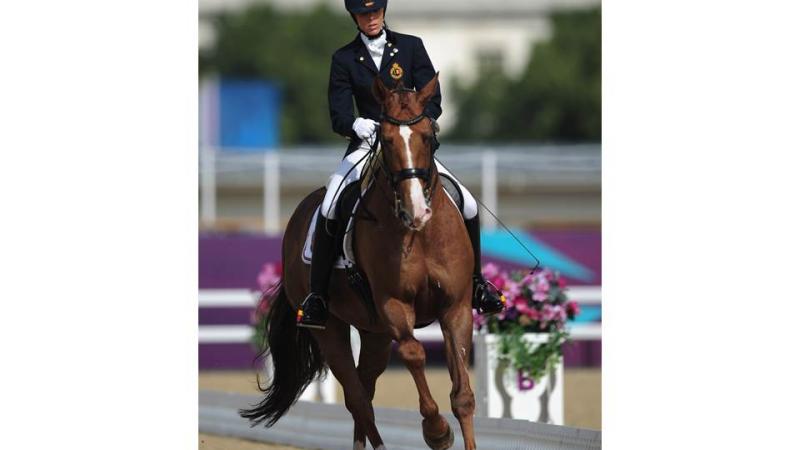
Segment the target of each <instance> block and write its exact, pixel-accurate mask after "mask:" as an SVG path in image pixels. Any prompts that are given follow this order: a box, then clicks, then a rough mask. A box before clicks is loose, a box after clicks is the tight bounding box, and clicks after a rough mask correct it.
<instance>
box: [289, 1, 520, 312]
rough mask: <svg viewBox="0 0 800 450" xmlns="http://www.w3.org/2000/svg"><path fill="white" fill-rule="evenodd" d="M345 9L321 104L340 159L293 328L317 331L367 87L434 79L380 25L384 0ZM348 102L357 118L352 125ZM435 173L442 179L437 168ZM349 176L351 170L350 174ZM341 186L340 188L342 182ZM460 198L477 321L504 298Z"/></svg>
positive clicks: (363, 148) (419, 50)
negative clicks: (342, 142)
mask: <svg viewBox="0 0 800 450" xmlns="http://www.w3.org/2000/svg"><path fill="white" fill-rule="evenodd" d="M344 3H345V8H347V11H348V12H350V15H351V16H352V18H353V21H355V23H356V25H357V26H358V29H359V33H358V35H357V36H356V38H355V39H354V40H353V41H352V42H350V43H349V44H347V45H345V46H344V47H342V48H340V49H339V50H337V51H336V52H335V53H334V54H333V58H332V61H331V75H330V81H329V84H328V102H329V108H330V115H331V123H332V125H333V130H334V131H335V132H337V133H339V134H341V135H343V136H345V137H346V138H349V139H350V144H349V145H348V147H347V152H346V153H345V157H344V159H343V160H342V162H341V163H340V164H339V167H338V169H337V170H336V172H335V173H334V174H333V175H331V177H330V179H329V180H328V184H327V191H326V193H325V198H324V200H323V202H322V206H321V208H320V214H319V217H318V218H317V225H316V231H315V232H314V244H313V253H312V257H311V289H310V291H311V292H310V293H309V294H308V296H307V297H306V298H305V300H303V303H302V304H301V305H300V308H299V309H298V311H297V326H300V327H309V328H325V322H326V320H327V318H328V306H327V302H326V299H327V293H328V292H327V291H328V282H329V280H330V276H331V270H332V268H333V263H334V259H335V255H336V252H335V251H334V245H335V244H334V237H333V234H334V233H332V232H331V231H330V230H336V229H337V223H336V222H335V214H334V213H335V211H334V209H335V205H336V200H337V198H336V197H337V196H338V194H339V193H341V190H342V189H344V185H346V184H349V183H351V182H354V181H356V180H358V179H359V178H360V176H361V169H362V168H363V165H364V164H365V161H366V159H365V158H364V156H365V155H366V154H367V152H368V151H369V149H370V146H371V145H372V144H373V143H374V142H375V139H377V136H376V130H377V126H378V122H377V121H378V120H379V117H380V114H381V105H380V104H379V103H378V101H377V100H376V99H375V97H374V96H373V95H372V90H371V89H372V83H373V81H374V79H375V77H376V76H380V77H381V79H382V80H383V81H384V84H386V85H387V86H393V85H394V84H395V83H397V81H398V80H402V81H403V84H404V85H405V86H407V87H409V88H422V87H423V86H425V84H427V83H428V82H429V81H430V80H431V79H432V78H433V77H434V75H435V71H434V70H433V64H431V61H430V58H428V54H427V52H426V51H425V46H424V45H423V44H422V39H420V38H418V37H416V36H411V35H407V34H400V33H396V32H393V31H391V30H389V29H388V28H387V27H386V25H385V23H384V20H383V19H384V13H385V12H386V5H387V3H388V0H345V2H344ZM353 98H355V102H356V105H357V106H358V112H359V114H360V116H361V117H356V118H354V113H353ZM441 101H442V96H441V92H440V90H439V87H438V86H437V88H436V94H434V95H433V97H431V100H430V101H429V102H428V104H427V105H426V106H425V111H424V114H425V115H426V116H427V117H428V118H430V119H431V122H432V123H433V124H434V129H435V130H437V131H438V126H436V118H438V117H439V116H440V115H441V114H442V108H441V106H440V105H441ZM436 167H437V169H438V171H439V173H444V174H448V175H449V174H450V173H449V172H448V171H447V170H446V169H445V168H444V167H442V166H441V165H440V164H439V162H438V161H437V162H436ZM351 169H352V170H351ZM343 182H344V183H343ZM459 187H460V188H461V192H462V194H463V197H464V210H463V215H464V223H465V225H466V227H467V234H469V238H470V241H472V249H473V252H474V258H475V270H474V273H473V298H472V307H473V308H476V309H477V310H478V312H479V313H481V314H495V313H498V312H500V311H502V310H503V308H504V306H505V299H504V298H503V297H502V295H500V293H499V292H498V291H497V290H496V289H494V288H493V287H492V286H491V284H488V283H487V282H486V280H485V279H484V278H483V275H482V274H481V243H480V228H481V227H480V218H479V217H478V205H477V202H476V201H475V198H474V197H473V196H472V194H470V193H469V191H467V189H466V188H465V187H464V186H462V185H460V184H459Z"/></svg>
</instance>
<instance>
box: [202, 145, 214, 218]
mask: <svg viewBox="0 0 800 450" xmlns="http://www.w3.org/2000/svg"><path fill="white" fill-rule="evenodd" d="M200 183H201V185H200V217H201V220H202V222H203V224H204V225H206V226H213V225H214V224H215V222H216V221H217V164H216V154H215V150H214V148H213V147H211V146H210V145H204V146H202V147H201V148H200Z"/></svg>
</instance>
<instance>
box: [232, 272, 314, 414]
mask: <svg viewBox="0 0 800 450" xmlns="http://www.w3.org/2000/svg"><path fill="white" fill-rule="evenodd" d="M272 296H273V298H272V302H271V305H270V309H269V312H268V313H267V317H266V318H265V319H264V320H265V321H266V325H267V333H266V335H267V336H266V340H267V345H266V346H265V347H266V348H264V350H263V351H262V352H261V353H260V354H259V357H260V356H264V355H266V354H267V353H269V354H270V356H271V357H272V366H273V368H274V374H273V377H272V380H271V382H270V384H269V385H268V386H267V387H266V388H262V387H261V384H260V383H259V386H258V389H259V390H260V391H261V392H263V393H264V394H266V395H265V396H264V399H263V400H261V402H259V403H258V404H257V405H253V407H252V408H251V409H241V410H239V415H241V416H242V417H244V418H245V419H248V420H250V425H251V426H256V425H258V424H260V423H262V422H265V421H266V426H267V427H271V426H272V425H274V424H275V422H277V421H278V420H279V419H280V418H281V417H282V416H283V415H284V414H286V411H288V410H289V408H290V407H291V406H292V405H293V404H294V403H295V402H296V401H297V398H298V397H299V396H300V393H301V392H303V390H305V388H306V387H307V386H308V385H309V384H310V383H311V381H313V380H314V379H315V378H317V377H318V376H320V375H322V373H323V372H324V371H325V362H324V361H323V358H322V353H321V352H320V350H319V347H318V346H317V341H315V340H314V338H313V337H312V336H311V332H310V331H309V330H308V329H307V328H299V327H297V326H296V313H295V311H294V310H293V309H292V307H291V305H290V304H289V299H288V298H287V297H286V289H285V287H284V286H283V284H282V283H281V284H280V285H278V287H277V288H276V289H275V290H274V291H272ZM257 358H258V357H257Z"/></svg>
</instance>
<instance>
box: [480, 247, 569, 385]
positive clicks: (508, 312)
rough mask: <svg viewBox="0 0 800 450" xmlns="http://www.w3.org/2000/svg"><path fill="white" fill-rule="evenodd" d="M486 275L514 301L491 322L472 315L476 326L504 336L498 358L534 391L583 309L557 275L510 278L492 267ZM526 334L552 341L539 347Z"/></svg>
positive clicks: (485, 270) (544, 273)
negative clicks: (543, 335) (569, 324)
mask: <svg viewBox="0 0 800 450" xmlns="http://www.w3.org/2000/svg"><path fill="white" fill-rule="evenodd" d="M483 274H484V277H485V278H486V279H487V280H488V281H490V282H491V283H492V284H494V285H495V286H496V287H497V288H498V289H499V290H500V291H502V292H503V294H504V295H505V296H506V298H507V299H509V300H508V301H507V303H506V309H505V310H504V311H503V312H501V313H499V314H497V315H495V316H492V317H489V318H486V317H483V316H481V315H479V314H477V313H476V312H474V311H473V323H474V325H475V327H476V328H477V329H478V330H479V331H482V332H484V333H495V334H498V335H499V336H500V341H499V346H498V354H499V357H500V358H501V359H505V360H506V361H507V362H508V363H509V364H510V366H511V367H513V368H514V369H516V370H517V373H518V380H519V387H520V389H521V390H525V389H531V388H532V387H533V385H534V383H536V382H538V381H539V380H540V379H541V378H542V377H543V376H544V375H545V374H546V373H547V372H549V371H550V369H552V368H553V367H554V366H556V365H557V364H558V363H559V362H560V361H561V356H562V352H561V347H562V345H563V344H564V343H565V342H567V340H568V339H569V332H567V330H566V329H565V327H564V323H565V322H566V321H567V320H572V319H574V318H575V316H577V315H578V313H580V309H579V307H578V304H577V303H576V302H574V301H570V300H569V299H568V298H567V295H566V292H565V291H566V283H565V282H564V279H563V278H561V276H560V275H559V274H558V272H553V271H550V270H548V269H542V270H538V271H535V272H531V273H526V272H525V271H513V272H510V273H509V272H506V271H501V270H500V269H499V268H498V267H497V266H496V265H494V264H491V263H489V264H486V265H485V266H484V267H483ZM525 333H547V334H548V335H549V336H548V340H547V342H546V343H544V344H540V345H536V344H532V343H530V342H528V341H526V340H525V339H524V338H523V335H524V334H525Z"/></svg>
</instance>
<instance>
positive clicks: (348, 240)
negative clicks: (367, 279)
mask: <svg viewBox="0 0 800 450" xmlns="http://www.w3.org/2000/svg"><path fill="white" fill-rule="evenodd" d="M371 186H372V184H371V183H370V185H369V186H368V187H367V189H369V187H371ZM364 192H366V190H365V191H364ZM444 192H445V194H447V198H449V199H450V201H451V202H452V203H453V205H454V206H455V207H456V209H458V205H457V204H456V202H455V200H453V197H452V196H451V195H450V193H449V192H448V191H447V189H445V190H444ZM362 194H363V193H362ZM360 202H361V199H360V198H359V199H358V200H356V203H355V204H354V205H353V210H352V211H351V213H352V214H351V216H350V219H349V220H348V221H347V228H346V230H347V233H345V235H344V240H343V242H342V252H343V253H344V256H340V257H339V258H337V259H336V261H335V262H334V263H333V267H334V268H335V269H344V268H346V267H349V266H352V265H355V263H354V261H355V252H354V251H353V221H354V220H355V212H356V210H357V209H358V205H359V203H360ZM320 208H321V206H317V209H315V210H314V216H313V217H312V218H311V224H310V225H309V226H308V233H307V234H306V242H305V244H304V245H303V263H305V264H311V254H312V251H313V249H312V248H311V247H312V245H311V243H312V242H313V241H314V230H315V229H316V228H317V217H319V209H320Z"/></svg>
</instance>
